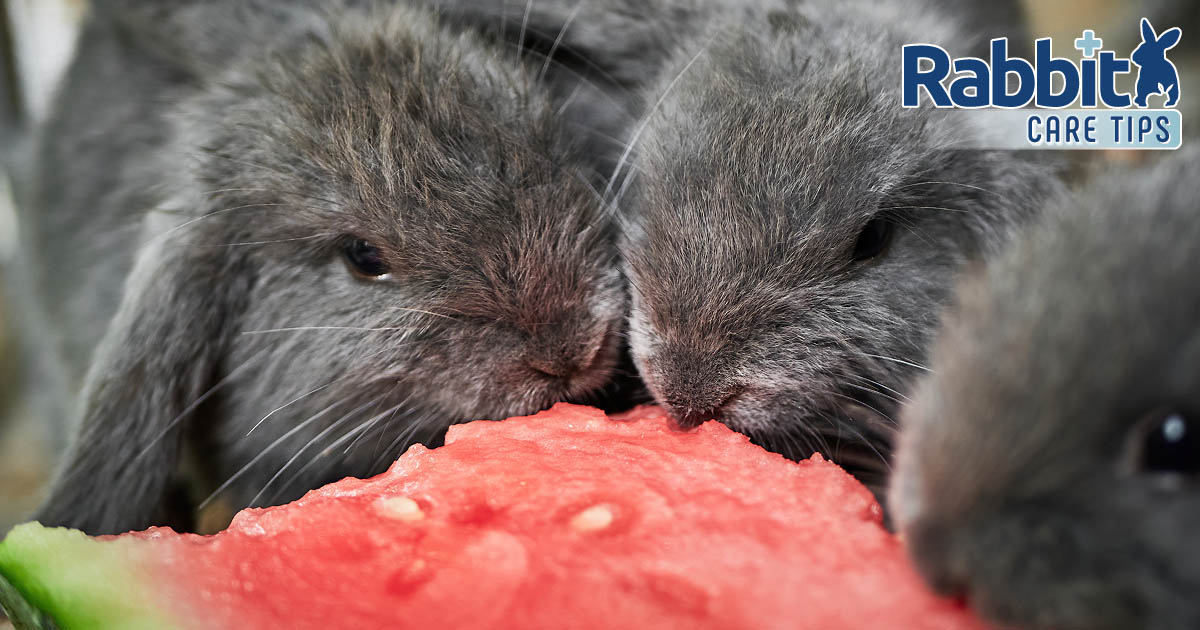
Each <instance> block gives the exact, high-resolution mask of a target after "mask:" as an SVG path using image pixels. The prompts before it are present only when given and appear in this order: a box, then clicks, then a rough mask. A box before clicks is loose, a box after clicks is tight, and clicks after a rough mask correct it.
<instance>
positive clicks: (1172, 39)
mask: <svg viewBox="0 0 1200 630" xmlns="http://www.w3.org/2000/svg"><path fill="white" fill-rule="evenodd" d="M1182 36H1183V30H1182V29H1180V28H1179V27H1178V26H1176V27H1175V28H1173V29H1171V30H1169V31H1167V32H1166V33H1163V34H1162V36H1161V37H1159V38H1158V44H1159V46H1161V47H1162V49H1163V50H1168V49H1170V48H1171V47H1172V46H1174V45H1175V44H1178V43H1179V38H1180V37H1182Z"/></svg>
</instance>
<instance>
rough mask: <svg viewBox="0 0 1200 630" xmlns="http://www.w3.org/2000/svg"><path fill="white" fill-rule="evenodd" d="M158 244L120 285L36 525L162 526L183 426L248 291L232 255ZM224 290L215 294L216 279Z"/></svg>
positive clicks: (106, 529)
mask: <svg viewBox="0 0 1200 630" xmlns="http://www.w3.org/2000/svg"><path fill="white" fill-rule="evenodd" d="M190 240H191V239H178V238H172V239H169V240H164V239H162V238H158V239H155V241H156V242H157V244H155V245H152V246H147V247H145V248H144V249H143V250H142V251H141V252H140V253H139V256H138V259H137V260H136V262H135V263H134V268H133V270H132V271H131V273H130V275H129V276H128V277H127V282H126V285H125V294H124V296H123V298H122V301H121V305H120V308H119V309H118V311H117V314H116V315H115V317H114V318H113V320H112V322H111V323H110V325H109V328H108V331H107V333H106V334H105V336H104V339H103V340H102V342H101V344H100V347H99V348H98V349H97V351H96V354H95V356H94V357H93V361H92V364H91V367H90V370H89V372H88V375H87V380H86V383H85V386H84V391H83V395H82V410H81V415H82V418H81V419H80V423H79V425H78V426H77V427H76V432H75V437H74V442H73V444H72V446H71V448H70V449H69V451H68V453H67V456H66V458H65V460H64V462H65V463H64V464H63V466H62V468H61V469H60V471H59V475H58V478H57V479H56V480H55V484H54V486H53V488H52V490H51V494H50V497H49V498H48V500H47V501H46V503H45V504H43V506H42V508H41V510H40V512H39V514H38V515H37V519H38V520H40V521H42V522H43V523H44V524H47V525H65V526H69V527H75V528H79V529H83V530H84V531H86V532H87V533H89V534H93V535H96V534H115V533H121V532H124V531H129V530H131V529H142V528H145V527H147V526H150V525H152V524H155V523H154V519H156V518H161V512H162V507H161V505H162V500H163V496H164V493H165V491H166V489H167V487H168V482H169V480H170V479H171V477H172V475H173V474H174V473H175V470H176V467H177V463H178V458H179V451H180V447H181V437H182V435H183V428H184V426H183V425H184V424H185V421H186V420H187V418H188V416H189V415H190V413H191V412H192V411H193V409H192V407H193V406H195V405H196V404H197V403H198V402H199V401H201V399H202V397H204V396H205V395H206V393H208V392H209V391H210V389H209V386H210V385H211V380H212V377H213V375H214V373H215V372H216V369H217V364H218V362H219V357H220V356H221V353H222V350H223V346H224V345H225V341H226V340H227V338H228V336H229V333H228V326H229V324H230V322H229V320H230V318H231V316H232V314H231V313H232V310H233V308H234V307H235V305H237V304H240V303H241V298H243V297H244V296H245V295H246V293H247V289H246V287H245V283H240V282H229V278H231V277H237V276H236V273H237V272H238V270H237V269H233V268H231V267H232V265H233V263H232V262H231V261H230V251H229V248H222V247H211V246H203V245H198V244H197V243H194V242H189V241H190ZM218 278H219V279H221V280H222V282H223V284H222V286H221V287H220V288H217V289H214V287H213V284H214V281H215V279H218Z"/></svg>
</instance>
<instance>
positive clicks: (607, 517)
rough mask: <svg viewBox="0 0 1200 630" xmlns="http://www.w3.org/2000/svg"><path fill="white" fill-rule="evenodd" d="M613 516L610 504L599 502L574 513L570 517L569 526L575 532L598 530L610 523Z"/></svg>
mask: <svg viewBox="0 0 1200 630" xmlns="http://www.w3.org/2000/svg"><path fill="white" fill-rule="evenodd" d="M614 518H616V516H615V515H614V514H613V510H612V506H610V505H608V504H607V503H600V504H598V505H593V506H592V507H590V508H588V509H586V510H584V511H582V512H580V513H578V514H576V515H575V517H574V518H572V519H571V528H572V529H574V530H575V531H577V532H594V531H599V530H601V529H604V528H606V527H608V526H609V525H612V522H613V519H614Z"/></svg>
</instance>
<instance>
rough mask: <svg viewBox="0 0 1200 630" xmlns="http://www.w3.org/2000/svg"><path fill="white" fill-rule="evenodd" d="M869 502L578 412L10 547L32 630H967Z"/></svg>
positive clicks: (20, 614) (3, 592) (836, 480)
mask: <svg viewBox="0 0 1200 630" xmlns="http://www.w3.org/2000/svg"><path fill="white" fill-rule="evenodd" d="M880 521H881V515H880V509H879V506H878V505H877V504H876V503H875V501H874V499H873V498H872V496H871V494H870V493H869V492H868V491H867V490H866V489H865V488H864V487H863V486H861V485H860V484H859V483H858V482H857V481H855V480H854V479H853V478H852V477H851V476H850V475H848V474H846V473H845V472H844V471H842V470H841V469H840V468H838V467H837V466H835V465H833V464H831V463H829V462H827V461H824V460H822V459H821V458H820V456H819V455H818V456H814V457H813V458H812V459H810V460H808V461H804V462H800V463H798V464H797V463H793V462H789V461H787V460H785V459H784V458H782V457H780V456H778V455H775V454H771V453H767V452H766V451H763V450H762V449H760V448H758V447H757V446H754V445H752V444H750V443H749V442H748V441H747V440H746V438H745V437H743V436H741V435H739V434H736V433H733V432H731V431H729V430H728V429H726V428H725V427H724V426H722V425H720V424H718V423H715V422H709V423H707V424H705V425H703V426H701V427H700V428H699V429H698V430H696V431H693V432H690V433H680V432H677V431H674V430H672V429H670V428H669V425H668V423H667V420H666V418H665V417H663V416H662V414H661V412H660V411H659V410H657V409H654V408H641V409H638V410H635V411H633V412H630V413H628V414H624V415H622V416H619V417H617V418H608V417H606V416H605V415H604V413H602V412H600V411H598V410H595V409H591V408H587V407H578V406H572V405H565V404H562V405H558V406H556V407H554V408H553V409H551V410H549V411H545V412H542V413H540V414H537V415H534V416H529V417H523V418H512V419H509V420H506V421H504V422H473V423H470V424H465V425H459V426H456V427H453V428H451V429H450V432H449V435H448V436H447V438H446V445H445V446H443V447H441V448H438V449H434V450H427V449H425V448H423V447H421V446H414V447H412V448H411V449H410V450H409V451H408V452H407V453H405V454H404V456H402V457H401V458H400V459H399V460H398V461H397V462H396V463H395V464H394V465H393V466H392V467H391V469H390V470H389V471H388V472H386V473H384V474H382V475H379V476H377V477H374V478H371V479H367V480H359V479H345V480H342V481H340V482H338V483H334V484H331V485H329V486H326V487H324V488H321V489H319V490H315V491H313V492H310V493H308V494H307V495H306V496H304V497H303V498H302V499H300V500H298V501H296V502H294V503H291V504H288V505H284V506H280V507H275V508H268V509H249V510H245V511H243V512H241V513H239V514H238V515H237V517H236V518H235V519H234V521H233V524H232V525H231V526H230V527H229V529H228V530H226V531H224V532H222V533H220V534H217V535H214V536H197V535H192V534H176V533H175V532H173V531H171V530H169V529H164V528H156V529H150V530H148V531H145V532H135V533H130V534H125V535H122V536H109V537H100V538H89V537H87V536H85V535H83V534H82V533H80V532H77V531H71V530H66V529H61V528H56V529H51V528H43V527H41V526H39V525H37V524H27V525H22V526H19V527H17V528H16V529H14V530H13V531H12V532H11V533H10V534H9V535H8V537H7V538H6V539H5V540H4V542H3V543H0V598H3V601H4V604H5V607H6V608H7V609H8V610H9V612H10V616H12V617H13V618H14V621H15V622H16V623H17V627H18V628H21V627H58V628H62V629H64V630H68V629H76V628H79V629H92V628H113V629H126V628H129V629H143V628H144V629H160V628H180V629H189V630H190V629H197V630H198V629H202V628H203V629H206V630H223V629H231V630H232V629H239V630H241V629H258V628H263V629H270V628H289V629H308V628H312V629H318V628H319V629H322V630H327V629H330V628H354V629H370V628H422V629H424V628H522V629H542V628H545V629H551V628H553V629H559V628H581V629H582V628H631V629H632V628H637V629H656V628H687V629H689V630H693V629H698V628H788V629H793V630H795V629H801V630H803V629H814V630H815V629H820V630H826V629H838V630H852V629H856V628H862V629H870V630H877V629H881V628H887V629H891V630H905V629H910V628H911V629H920V630H941V629H946V630H950V629H954V630H968V629H974V628H980V627H982V626H981V625H980V623H979V622H978V621H976V620H975V619H974V618H972V617H971V616H970V615H969V614H968V613H967V612H965V611H964V610H963V609H962V607H961V606H960V605H958V604H955V603H952V602H948V601H943V600H939V599H937V598H935V597H934V596H933V595H931V594H929V593H928V592H927V591H926V590H925V589H924V587H923V586H922V585H921V583H920V581H919V580H918V578H917V576H916V574H915V573H914V571H913V569H912V568H911V567H910V566H909V564H908V563H907V560H906V558H905V556H904V554H903V549H902V547H901V545H900V544H899V542H898V541H897V540H896V538H895V537H894V536H892V535H891V534H889V533H888V532H887V531H886V530H885V529H884V528H883V527H882V526H881V524H880Z"/></svg>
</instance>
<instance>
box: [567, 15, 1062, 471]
mask: <svg viewBox="0 0 1200 630" xmlns="http://www.w3.org/2000/svg"><path fill="white" fill-rule="evenodd" d="M650 6H653V7H656V8H657V10H658V11H660V15H676V14H678V15H682V16H684V17H685V18H686V19H683V20H678V19H674V18H672V19H665V20H664V19H659V20H658V21H656V22H655V21H652V20H647V19H643V17H642V15H641V14H638V17H637V18H635V19H632V20H631V21H632V22H633V23H634V24H632V25H631V28H630V31H631V32H632V33H634V35H636V36H637V38H638V40H639V41H649V42H655V43H656V44H657V47H654V46H652V47H650V48H648V50H649V51H651V53H653V54H651V53H647V54H646V55H645V57H646V58H647V59H653V58H654V57H655V55H657V54H659V51H660V50H661V53H662V55H663V59H662V60H661V62H660V63H661V66H662V69H661V70H660V71H659V72H657V73H655V74H654V75H653V78H651V79H650V80H649V81H648V85H646V86H645V87H644V90H645V91H644V96H643V98H642V100H641V103H642V106H643V107H644V108H645V110H646V114H645V116H644V118H643V119H642V120H641V121H639V122H638V123H637V124H636V125H634V127H633V130H632V133H631V134H630V142H629V149H628V151H627V152H626V154H625V155H624V156H623V158H624V159H622V160H619V163H620V167H621V170H620V171H619V172H618V173H617V174H616V176H615V177H614V178H613V179H612V182H611V183H610V185H609V193H610V194H609V199H610V201H611V202H612V203H614V204H615V205H618V206H619V207H620V211H621V213H622V216H623V217H624V219H625V223H624V226H623V231H624V237H623V244H622V250H623V255H624V258H625V261H626V268H625V271H626V276H627V277H628V279H629V282H630V286H631V293H632V303H631V308H632V314H631V317H630V344H631V349H632V354H633V357H634V360H635V362H636V364H637V367H638V369H639V371H640V373H641V375H642V377H643V379H644V380H645V382H646V384H647V386H648V388H649V389H650V391H651V392H652V393H653V394H654V396H655V398H656V399H657V400H658V401H659V402H661V403H662V404H664V405H665V406H667V408H668V409H669V410H670V411H671V413H672V414H673V415H674V417H675V419H676V420H677V421H678V423H679V424H680V425H681V426H683V427H691V426H695V425H696V424H698V423H700V422H703V421H704V420H708V419H710V418H717V419H719V420H721V421H723V422H724V423H726V424H727V425H729V426H730V427H732V428H734V429H736V430H739V431H742V432H745V433H748V434H749V435H751V436H752V437H753V438H755V439H756V441H758V442H759V443H761V444H763V445H764V446H767V447H768V448H773V449H776V450H780V451H783V452H785V453H787V454H789V455H794V456H807V455H808V454H809V453H811V452H812V451H814V450H818V449H819V450H822V451H824V452H826V453H827V454H829V455H832V456H833V457H834V459H835V460H837V461H838V462H839V463H842V464H843V465H846V466H848V467H850V468H851V469H852V470H853V471H854V472H856V473H857V474H859V475H860V477H861V478H862V479H864V480H865V481H867V482H868V483H871V484H874V485H875V486H876V487H877V489H878V486H879V483H880V482H881V480H882V477H883V475H885V473H886V457H887V454H888V451H889V442H890V438H891V435H892V433H893V430H894V429H893V422H892V417H893V416H894V414H895V411H896V408H897V405H898V403H899V402H900V401H902V400H904V398H905V395H906V394H905V392H906V390H907V389H908V385H909V383H910V382H911V381H912V380H913V378H914V377H915V376H916V375H917V374H919V373H920V371H921V370H922V367H921V366H922V364H923V363H924V362H925V360H926V359H925V355H926V347H927V344H928V341H929V338H930V336H931V335H932V331H933V330H934V329H935V326H936V324H937V315H938V312H939V309H940V307H941V306H942V305H943V303H944V302H945V301H946V299H947V297H948V295H949V293H950V290H951V287H952V285H953V281H954V279H955V277H956V275H957V274H958V272H959V270H960V269H961V268H962V267H963V265H964V263H966V261H968V260H970V259H973V258H977V257H981V256H985V255H987V254H988V253H989V252H991V251H993V250H994V249H996V248H997V246H998V245H999V244H1001V243H1003V242H1004V240H1005V239H1006V236H1007V234H1008V233H1009V232H1010V231H1011V230H1012V228H1013V227H1014V226H1016V225H1019V224H1020V223H1021V222H1023V221H1024V220H1026V219H1027V218H1028V217H1029V216H1031V215H1032V214H1034V212H1035V210H1036V208H1038V207H1039V206H1040V200H1041V199H1043V198H1045V197H1046V196H1047V195H1049V194H1051V191H1053V190H1055V189H1056V188H1057V186H1058V183H1057V182H1058V174H1057V172H1056V170H1055V168H1053V167H1052V166H1053V162H1052V161H1051V160H1045V159H1042V158H1041V157H1038V158H1035V157H1032V156H1025V155H1018V154H1012V153H1003V152H989V151H977V150H970V149H966V148H963V147H965V146H966V145H969V144H970V139H971V137H972V134H973V133H975V131H974V130H972V129H970V128H968V127H966V126H965V125H964V124H963V121H962V119H961V118H958V117H955V116H953V115H947V113H946V112H943V111H937V110H933V109H932V108H926V109H917V110H906V109H903V108H902V107H901V106H900V96H899V89H900V80H899V76H898V69H899V66H900V63H899V55H900V51H901V48H902V46H904V45H905V44H909V43H916V42H930V41H931V42H934V43H942V44H945V45H947V46H948V47H950V48H951V51H952V52H954V51H955V49H956V47H957V49H959V50H960V51H978V50H980V49H981V48H982V47H983V46H986V36H985V35H983V34H982V33H979V32H977V31H972V30H968V28H966V27H964V26H961V25H962V24H965V23H966V22H967V21H968V20H966V19H965V18H964V19H956V18H959V17H961V16H959V15H957V14H954V13H952V12H950V10H949V9H948V8H947V7H946V6H944V5H943V4H926V3H923V2H918V1H903V0H889V1H887V2H865V1H864V2H858V1H850V2H843V1H833V0H813V1H808V2H791V1H787V0H779V1H774V0H763V1H756V2H750V3H746V2H722V1H720V0H710V1H708V2H683V1H680V2H674V3H673V2H665V3H658V4H653V5H650ZM966 10H967V9H963V11H964V12H965V11H966ZM645 11H646V9H643V10H642V13H645ZM655 25H657V28H658V31H657V34H656V33H655V31H654V28H655ZM574 29H575V27H574V26H573V27H572V30H574ZM564 39H565V40H566V41H568V42H570V43H571V44H572V45H576V46H578V47H580V48H584V49H586V48H587V46H586V40H587V39H588V38H587V37H585V36H584V35H577V36H576V38H575V39H572V38H571V35H570V31H568V34H567V35H566V36H565V37H564ZM618 41H619V40H618ZM610 48H611V49H610V50H603V49H601V50H598V51H595V52H594V53H593V54H594V56H595V57H596V58H599V59H601V60H603V59H605V58H607V57H612V56H618V57H619V56H620V55H621V54H622V51H623V50H624V49H622V48H621V47H620V46H619V45H616V46H613V47H610ZM606 56H607V57H606ZM611 65H612V66H618V65H619V64H616V63H614V64H611ZM605 67H608V66H605ZM630 80H631V81H636V80H637V77H636V76H634V77H630ZM643 80H644V81H645V79H643ZM625 173H629V174H630V177H629V178H628V179H626V178H624V177H622V176H623V175H624V174H625Z"/></svg>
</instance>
